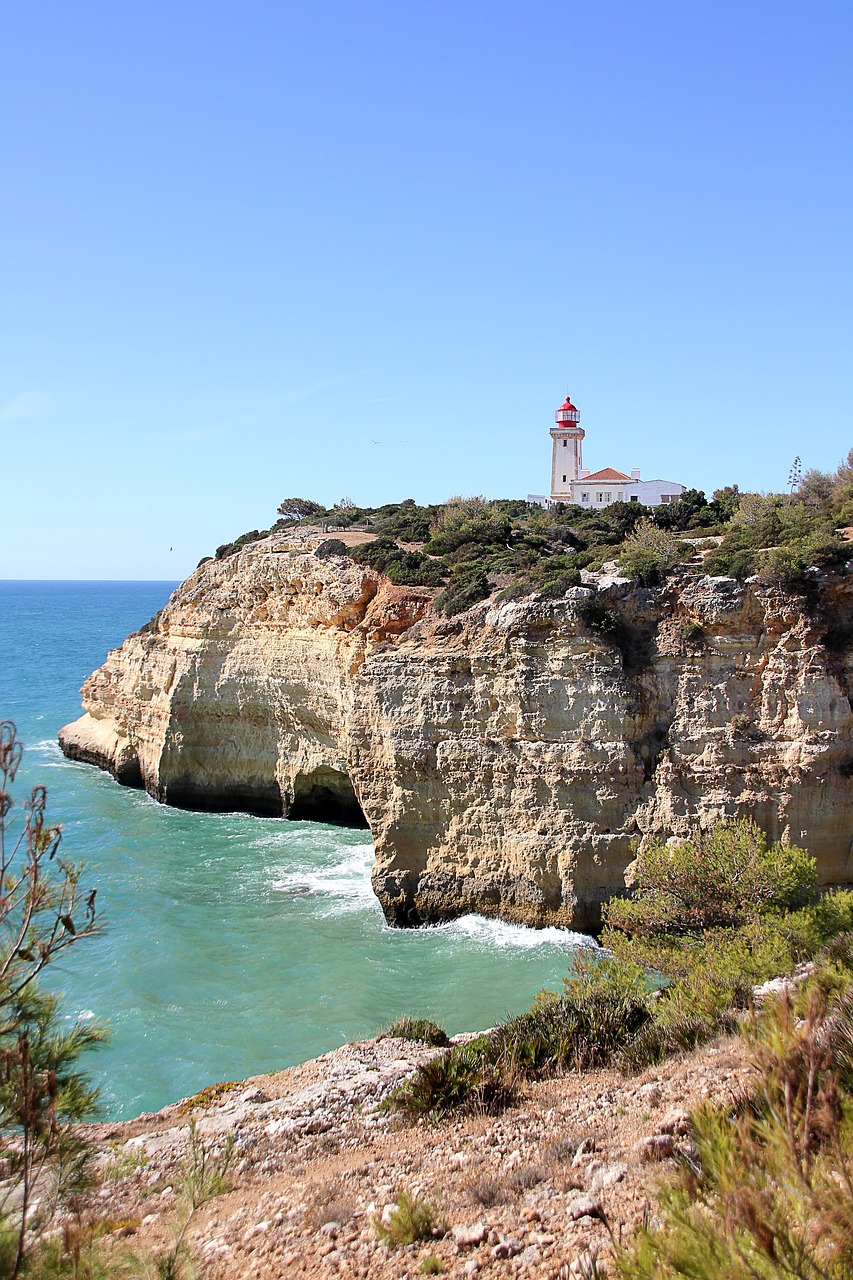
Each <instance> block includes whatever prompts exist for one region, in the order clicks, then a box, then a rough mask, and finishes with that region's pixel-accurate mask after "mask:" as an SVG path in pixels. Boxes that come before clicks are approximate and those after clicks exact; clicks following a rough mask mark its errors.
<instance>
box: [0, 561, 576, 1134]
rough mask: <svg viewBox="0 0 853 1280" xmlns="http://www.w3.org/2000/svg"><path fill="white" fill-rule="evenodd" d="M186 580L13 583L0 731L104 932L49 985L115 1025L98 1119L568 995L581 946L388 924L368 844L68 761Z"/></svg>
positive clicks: (3, 637) (0, 634)
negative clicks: (97, 674)
mask: <svg viewBox="0 0 853 1280" xmlns="http://www.w3.org/2000/svg"><path fill="white" fill-rule="evenodd" d="M175 585H176V584H174V583H167V582H11V581H7V582H0V719H12V720H14V721H15V723H16V724H17V727H18V732H19V736H20V737H21V739H22V741H23V742H24V744H25V748H26V750H25V755H24V761H23V764H22V767H21V769H20V771H19V774H18V780H17V783H16V786H15V794H16V797H17V798H18V799H19V800H20V799H23V798H24V796H25V795H28V794H29V790H30V788H31V787H32V786H33V785H35V784H36V783H44V784H45V785H46V786H47V788H48V817H49V819H50V820H51V821H53V822H60V823H62V826H63V841H62V850H63V853H64V855H65V856H66V857H70V858H72V859H74V860H75V861H83V862H85V864H86V870H85V873H84V877H83V882H84V883H85V885H86V886H91V887H97V889H98V904H99V906H100V908H101V910H102V912H103V915H104V919H105V922H106V925H107V929H106V932H105V934H104V935H103V936H101V937H99V938H97V939H94V940H91V941H86V942H84V943H82V944H81V945H80V947H79V948H74V949H72V950H71V952H69V953H66V956H65V957H63V958H60V960H59V961H58V962H57V963H56V964H54V965H53V966H52V968H51V969H49V970H48V971H47V985H50V986H52V987H54V988H55V989H57V990H61V991H63V992H64V997H65V1002H64V1016H66V1017H68V1018H86V1019H88V1018H98V1019H102V1020H104V1021H106V1022H107V1023H108V1026H109V1030H110V1039H109V1042H108V1043H107V1044H106V1045H105V1046H103V1047H102V1048H100V1049H98V1050H96V1051H95V1052H94V1053H93V1054H91V1055H90V1056H89V1059H88V1061H87V1063H86V1067H87V1070H88V1071H89V1073H90V1075H91V1076H92V1077H93V1079H94V1080H95V1081H96V1082H97V1083H98V1084H99V1086H100V1088H101V1109H102V1115H103V1116H104V1117H106V1118H111V1119H120V1118H127V1117H130V1116H134V1115H137V1114H138V1113H139V1112H140V1111H143V1110H154V1109H156V1108H159V1107H162V1106H164V1105H165V1104H166V1103H168V1102H173V1101H175V1100H177V1099H178V1098H181V1097H184V1096H186V1095H187V1094H191V1093H194V1092H195V1091H196V1090H198V1089H201V1088H203V1087H204V1086H205V1085H208V1084H211V1083H214V1082H215V1081H219V1080H236V1079H242V1078H244V1077H245V1076H248V1075H253V1074H258V1073H261V1072H267V1071H274V1070H278V1069H280V1068H282V1067H286V1066H290V1065H293V1064H294V1063H297V1062H301V1061H304V1060H305V1059H307V1058H311V1057H315V1056H316V1055H318V1054H320V1053H324V1052H326V1051H327V1050H329V1049H334V1048H336V1047H337V1046H339V1045H341V1044H343V1043H345V1042H346V1041H347V1040H352V1039H356V1038H358V1037H364V1036H369V1035H372V1034H374V1033H375V1032H376V1031H378V1030H379V1029H380V1028H381V1027H382V1026H383V1025H386V1024H387V1023H388V1022H390V1021H391V1019H392V1018H394V1017H396V1016H398V1015H400V1014H403V1013H413V1014H417V1015H420V1016H426V1017H431V1018H435V1019H436V1020H437V1021H439V1022H440V1023H441V1024H442V1025H443V1026H444V1027H445V1028H446V1030H447V1031H448V1032H450V1033H451V1034H452V1033H455V1032H458V1031H464V1030H474V1029H478V1028H483V1027H487V1026H491V1025H493V1024H494V1023H495V1022H496V1021H497V1020H499V1019H500V1018H502V1017H504V1016H506V1015H507V1014H511V1013H517V1012H520V1011H521V1010H522V1009H524V1008H526V1007H527V1006H528V1005H529V1004H530V1002H531V1000H532V999H533V997H534V995H535V994H536V992H537V991H539V990H540V989H541V988H542V987H543V986H548V987H551V988H559V987H560V984H561V979H562V977H563V975H564V974H566V973H567V972H568V969H569V967H570V964H571V956H572V952H573V951H574V950H575V949H576V948H577V946H578V944H579V943H582V942H583V941H584V939H582V938H581V936H580V935H578V934H573V933H569V932H567V931H564V930H558V929H542V930H533V929H524V928H521V927H518V926H514V925H508V924H503V923H501V922H499V921H490V920H486V919H484V918H483V917H481V916H476V915H469V916H464V917H462V918H461V919H459V920H456V921H453V922H452V923H450V924H445V925H438V926H435V927H431V928H426V929H420V930H399V929H391V928H389V927H388V926H387V925H386V924H385V921H384V918H383V916H382V912H381V911H380V909H379V906H378V904H377V902H376V899H375V898H374V896H373V894H372V892H371V888H370V866H371V862H372V857H373V849H372V845H371V842H370V836H369V833H368V832H366V831H364V830H350V829H347V828H343V827H336V826H327V825H325V824H322V823H308V822H288V821H285V820H280V819H268V818H255V817H250V816H247V815H244V814H205V813H188V812H184V811H182V810H179V809H170V808H166V807H165V806H163V805H159V804H157V803H155V802H154V801H153V800H151V799H150V798H149V797H148V796H146V795H145V794H144V793H143V792H140V791H133V790H129V789H127V788H124V787H120V786H118V784H117V783H115V782H113V780H112V779H111V778H110V777H108V776H107V775H106V774H104V773H101V772H100V771H99V770H98V769H95V768H93V767H92V766H90V765H83V764H75V763H72V762H70V761H68V760H65V758H64V757H63V756H62V754H61V752H60V750H59V747H58V745H57V734H58V732H59V729H60V727H61V726H62V725H63V724H65V723H66V722H67V721H69V720H73V719H75V718H76V717H77V716H78V715H79V714H80V696H79V687H80V684H81V683H82V681H83V680H84V679H85V677H86V676H87V675H88V674H89V672H90V671H92V670H93V669H94V668H95V667H97V666H99V665H100V663H101V662H103V660H104V657H105V655H106V653H107V651H108V650H109V649H110V648H113V647H114V646H116V645H117V644H119V643H121V641H122V640H123V639H124V637H125V635H127V633H128V632H129V631H132V630H134V629H135V628H137V627H139V626H140V625H141V624H142V623H143V622H145V621H147V619H148V618H150V617H151V615H152V614H153V613H155V612H156V610H157V609H159V608H160V607H161V606H162V605H163V604H165V602H166V600H167V599H168V596H169V592H170V591H171V590H172V588H173V587H174V586H175Z"/></svg>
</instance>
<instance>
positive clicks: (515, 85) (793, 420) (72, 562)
mask: <svg viewBox="0 0 853 1280" xmlns="http://www.w3.org/2000/svg"><path fill="white" fill-rule="evenodd" d="M2 39H3V47H4V53H3V71H2V75H0V119H2V125H0V128H1V129H2V170H0V172H2V182H3V191H4V194H3V198H2V201H0V223H2V239H0V243H1V244H2V257H3V268H2V279H1V280H0V314H2V343H0V446H2V452H0V467H1V468H2V471H0V474H1V475H2V495H3V514H4V526H5V529H4V538H3V540H2V544H0V577H34V578H180V577H183V576H184V575H185V574H186V573H187V572H188V571H189V570H190V569H192V568H193V567H194V565H195V564H196V562H197V560H198V559H199V558H200V557H201V556H202V555H204V554H207V553H209V552H211V551H212V550H213V549H214V548H215V546H216V545H217V543H219V542H224V541H226V540H229V539H230V538H233V537H235V536H236V535H238V534H240V533H242V532H243V531H245V530H247V529H251V528H254V527H261V528H263V527H266V526H267V525H268V524H269V523H271V522H272V520H273V519H274V518H275V508H276V506H277V505H278V503H279V502H280V501H281V499H282V498H284V497H286V496H291V495H299V496H306V497H313V498H315V499H317V500H320V501H323V502H328V503H330V502H333V501H336V500H338V499H340V498H341V497H342V496H344V495H347V496H350V497H352V498H353V499H354V500H356V501H357V502H359V503H364V504H379V503H382V502H385V501H394V500H401V499H403V498H406V497H414V498H416V499H418V500H420V501H440V500H442V499H444V498H446V497H447V496H449V495H450V494H452V493H460V492H461V493H485V494H487V495H488V496H491V497H509V496H523V495H524V494H526V493H527V492H528V491H533V492H543V491H545V490H546V488H547V485H548V482H549V474H550V443H551V442H550V438H549V436H548V429H549V426H550V425H551V423H552V422H553V413H554V409H555V408H556V406H557V404H558V403H559V401H560V400H561V399H562V397H563V395H564V394H565V391H566V389H567V387H568V388H569V389H570V390H571V393H572V397H573V399H574V400H575V402H576V403H577V404H578V405H579V407H580V409H581V413H582V425H583V426H584V427H585V429H586V432H587V438H586V442H585V457H584V461H585V463H586V465H587V466H589V467H591V468H593V469H597V468H599V467H602V466H617V467H619V468H621V469H623V470H627V469H629V468H630V467H633V466H640V467H641V468H642V471H643V475H644V477H662V478H665V479H672V480H679V481H682V482H683V483H685V484H687V485H690V486H696V487H698V488H704V489H705V490H706V491H707V492H708V493H709V494H710V491H711V490H713V489H714V488H716V487H719V486H720V485H723V484H726V483H732V482H735V483H738V484H740V486H741V488H754V489H770V488H777V489H778V488H782V487H784V485H785V481H786V477H787V474H788V470H789V467H790V465H791V462H792V460H793V458H794V456H795V455H797V454H799V455H800V456H801V457H802V462H803V466H804V468H808V467H811V466H816V467H820V468H823V469H829V468H832V467H834V466H835V465H836V464H837V462H838V461H839V459H840V458H841V456H842V455H843V454H846V452H847V450H848V449H849V448H850V446H851V445H853V430H851V422H850V406H851V399H853V385H851V384H853V376H851V367H853V322H852V321H851V296H853V271H851V259H853V250H851V240H852V239H853V237H852V236H851V231H853V207H851V206H852V205H853V199H851V194H853V163H851V161H853V156H851V136H852V131H851V125H853V118H852V117H853V88H852V87H851V86H853V77H851V71H850V66H851V43H852V42H853V5H851V3H850V0H814V2H812V3H806V2H805V0H800V2H798V3H790V2H788V0H774V2H773V3H769V2H767V0H699V2H697V3H685V0H643V2H642V3H640V2H638V0H595V2H594V3H591V2H590V0H526V2H525V3H520V2H519V3H502V2H501V0H488V2H486V0H386V2H382V0H360V2H359V3H357V4H356V3H353V2H352V0H349V2H347V3H345V2H344V0H312V2H311V3H308V4H302V3H300V4H297V3H294V2H293V0H289V2H288V0H274V2H273V0H240V3H239V4H238V3H236V0H231V2H230V3H226V2H224V0H219V2H217V0H205V3H201V2H200V0H168V2H167V0H145V3H129V4H124V3H115V2H114V0H109V2H108V0H103V2H102V3H92V2H91V0H76V3H74V4H68V3H67V0H61V2H58V3H52V4H49V3H44V2H43V0H27V3H26V4H14V5H9V6H7V7H6V10H5V16H4V20H3V25H2Z"/></svg>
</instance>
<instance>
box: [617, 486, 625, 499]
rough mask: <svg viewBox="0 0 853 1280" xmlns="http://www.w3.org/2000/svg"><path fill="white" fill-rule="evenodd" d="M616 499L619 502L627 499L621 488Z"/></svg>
mask: <svg viewBox="0 0 853 1280" xmlns="http://www.w3.org/2000/svg"><path fill="white" fill-rule="evenodd" d="M616 501H617V502H624V501H625V495H624V493H623V492H622V490H621V489H620V490H619V492H618V493H617V494H616Z"/></svg>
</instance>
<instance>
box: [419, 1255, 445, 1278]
mask: <svg viewBox="0 0 853 1280" xmlns="http://www.w3.org/2000/svg"><path fill="white" fill-rule="evenodd" d="M443 1272H444V1263H443V1262H442V1261H441V1258H437V1257H436V1256H435V1254H434V1253H428V1254H427V1256H426V1257H425V1258H424V1260H423V1262H422V1263H421V1275H422V1276H440V1275H442V1274H443Z"/></svg>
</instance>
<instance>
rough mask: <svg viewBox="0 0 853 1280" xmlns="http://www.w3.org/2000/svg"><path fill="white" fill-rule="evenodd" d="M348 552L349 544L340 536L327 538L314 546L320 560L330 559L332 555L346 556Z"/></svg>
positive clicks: (315, 553)
mask: <svg viewBox="0 0 853 1280" xmlns="http://www.w3.org/2000/svg"><path fill="white" fill-rule="evenodd" d="M346 553H347V544H346V543H345V542H342V541H341V539H340V538H326V539H325V541H324V542H321V543H320V545H319V546H318V547H315V548H314V555H315V556H316V558H317V559H318V560H328V559H329V557H330V556H345V555H346Z"/></svg>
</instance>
